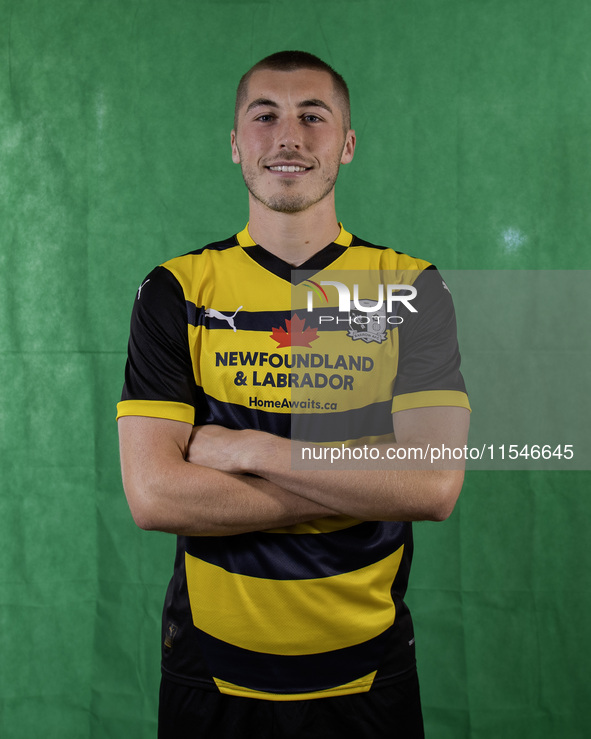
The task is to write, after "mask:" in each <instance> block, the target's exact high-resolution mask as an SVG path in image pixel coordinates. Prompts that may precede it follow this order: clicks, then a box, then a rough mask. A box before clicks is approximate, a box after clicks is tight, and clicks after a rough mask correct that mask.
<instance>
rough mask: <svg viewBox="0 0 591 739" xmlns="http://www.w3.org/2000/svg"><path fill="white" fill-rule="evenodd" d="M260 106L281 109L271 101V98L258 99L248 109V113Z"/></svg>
mask: <svg viewBox="0 0 591 739" xmlns="http://www.w3.org/2000/svg"><path fill="white" fill-rule="evenodd" d="M259 105H265V106H266V107H268V108H278V107H279V106H278V105H277V103H276V102H275V101H274V100H269V98H257V99H256V100H253V101H252V103H250V105H249V106H248V108H247V109H246V112H247V113H248V112H249V111H250V110H252V109H253V108H258V107H259Z"/></svg>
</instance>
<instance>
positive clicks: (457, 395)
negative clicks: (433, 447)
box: [392, 390, 472, 413]
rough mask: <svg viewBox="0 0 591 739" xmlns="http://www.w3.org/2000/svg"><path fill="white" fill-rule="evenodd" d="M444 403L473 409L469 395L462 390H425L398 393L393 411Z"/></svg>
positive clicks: (429, 406)
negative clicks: (404, 393)
mask: <svg viewBox="0 0 591 739" xmlns="http://www.w3.org/2000/svg"><path fill="white" fill-rule="evenodd" d="M444 405H446V406H457V407H459V408H466V409H467V410H469V411H470V412H471V411H472V409H471V408H470V403H469V402H468V396H467V395H466V393H464V392H461V391H460V390H423V391H422V392H419V393H406V395H397V396H396V397H395V398H394V400H393V401H392V413H396V411H407V410H412V409H413V408H431V407H433V406H444Z"/></svg>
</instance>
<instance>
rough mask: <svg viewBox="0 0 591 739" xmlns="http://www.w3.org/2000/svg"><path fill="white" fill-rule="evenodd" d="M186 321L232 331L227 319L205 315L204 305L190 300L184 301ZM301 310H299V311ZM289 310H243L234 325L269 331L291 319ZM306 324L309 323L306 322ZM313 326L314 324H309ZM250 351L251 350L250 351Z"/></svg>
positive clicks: (192, 324) (243, 329)
mask: <svg viewBox="0 0 591 739" xmlns="http://www.w3.org/2000/svg"><path fill="white" fill-rule="evenodd" d="M186 306H187V322H188V323H189V325H190V326H205V327H206V328H208V329H216V330H217V329H228V330H229V331H233V329H232V327H231V326H230V324H229V323H228V321H224V320H223V319H221V318H214V317H211V316H206V315H205V311H206V310H207V308H206V307H205V306H199V307H198V306H197V305H195V303H192V302H191V301H190V300H187V301H186ZM300 312H301V311H300ZM291 317H292V312H291V311H289V310H269V311H254V312H251V311H245V310H242V311H240V313H237V314H236V317H235V318H234V325H235V326H236V329H237V330H238V331H264V332H266V333H269V332H270V331H271V330H272V329H273V328H281V327H282V326H284V325H285V320H286V319H291ZM308 326H310V323H309V322H308ZM311 327H312V328H314V327H315V326H311ZM251 353H252V352H251Z"/></svg>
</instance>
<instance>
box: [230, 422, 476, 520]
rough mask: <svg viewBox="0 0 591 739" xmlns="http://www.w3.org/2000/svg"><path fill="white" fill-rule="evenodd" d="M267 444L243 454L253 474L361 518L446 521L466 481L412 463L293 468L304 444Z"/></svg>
mask: <svg viewBox="0 0 591 739" xmlns="http://www.w3.org/2000/svg"><path fill="white" fill-rule="evenodd" d="M264 443H265V444H266V445H267V446H266V449H264V448H263V450H261V439H260V438H259V439H258V440H257V441H256V446H257V450H256V452H255V448H254V446H253V447H251V448H250V449H248V451H246V450H245V451H246V453H245V454H244V457H243V458H244V459H245V460H246V465H245V466H246V469H248V471H249V472H252V473H253V474H257V475H260V476H261V477H264V478H265V479H267V480H269V481H272V482H274V483H275V484H276V485H278V486H281V487H282V488H284V489H287V490H289V491H290V492H292V493H295V494H297V495H299V496H303V497H307V498H309V499H310V500H311V501H314V502H316V503H319V504H321V505H325V506H328V507H330V508H336V509H338V510H339V511H341V512H342V513H344V514H345V515H348V516H352V517H354V518H358V519H363V520H396V521H407V520H408V521H416V520H443V519H445V518H447V517H448V516H449V515H450V513H451V511H452V510H453V507H454V505H455V502H456V500H457V497H458V495H459V492H460V490H461V487H462V482H463V477H464V473H463V469H455V470H452V469H445V470H444V469H440V470H437V469H428V468H427V466H426V465H425V466H423V468H421V469H419V468H418V466H417V464H416V462H414V461H409V462H399V461H392V462H389V463H388V462H385V463H384V462H382V464H381V465H380V466H379V468H378V469H359V468H358V467H357V468H355V466H354V465H350V466H349V468H348V469H329V470H327V469H310V470H307V469H299V468H294V466H293V465H292V454H294V453H295V454H298V451H299V447H300V445H296V446H295V448H294V446H293V445H292V443H290V442H289V441H287V440H285V439H280V438H278V437H274V436H271V435H267V438H266V439H265V442H264ZM308 446H309V445H308ZM391 446H392V445H391ZM398 446H400V445H398ZM414 446H415V448H416V445H414ZM261 451H263V453H261ZM384 464H388V465H389V468H384V466H383V465H384Z"/></svg>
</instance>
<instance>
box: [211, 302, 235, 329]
mask: <svg viewBox="0 0 591 739" xmlns="http://www.w3.org/2000/svg"><path fill="white" fill-rule="evenodd" d="M239 310H242V306H240V308H236V310H235V311H234V313H232V315H231V316H225V315H224V314H223V313H220V312H219V310H215V308H206V309H205V315H206V316H207V317H208V318H217V319H219V320H220V321H226V322H227V324H228V326H230V328H231V329H232V331H234V332H236V326H235V325H234V317H235V316H236V313H238V311H239Z"/></svg>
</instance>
